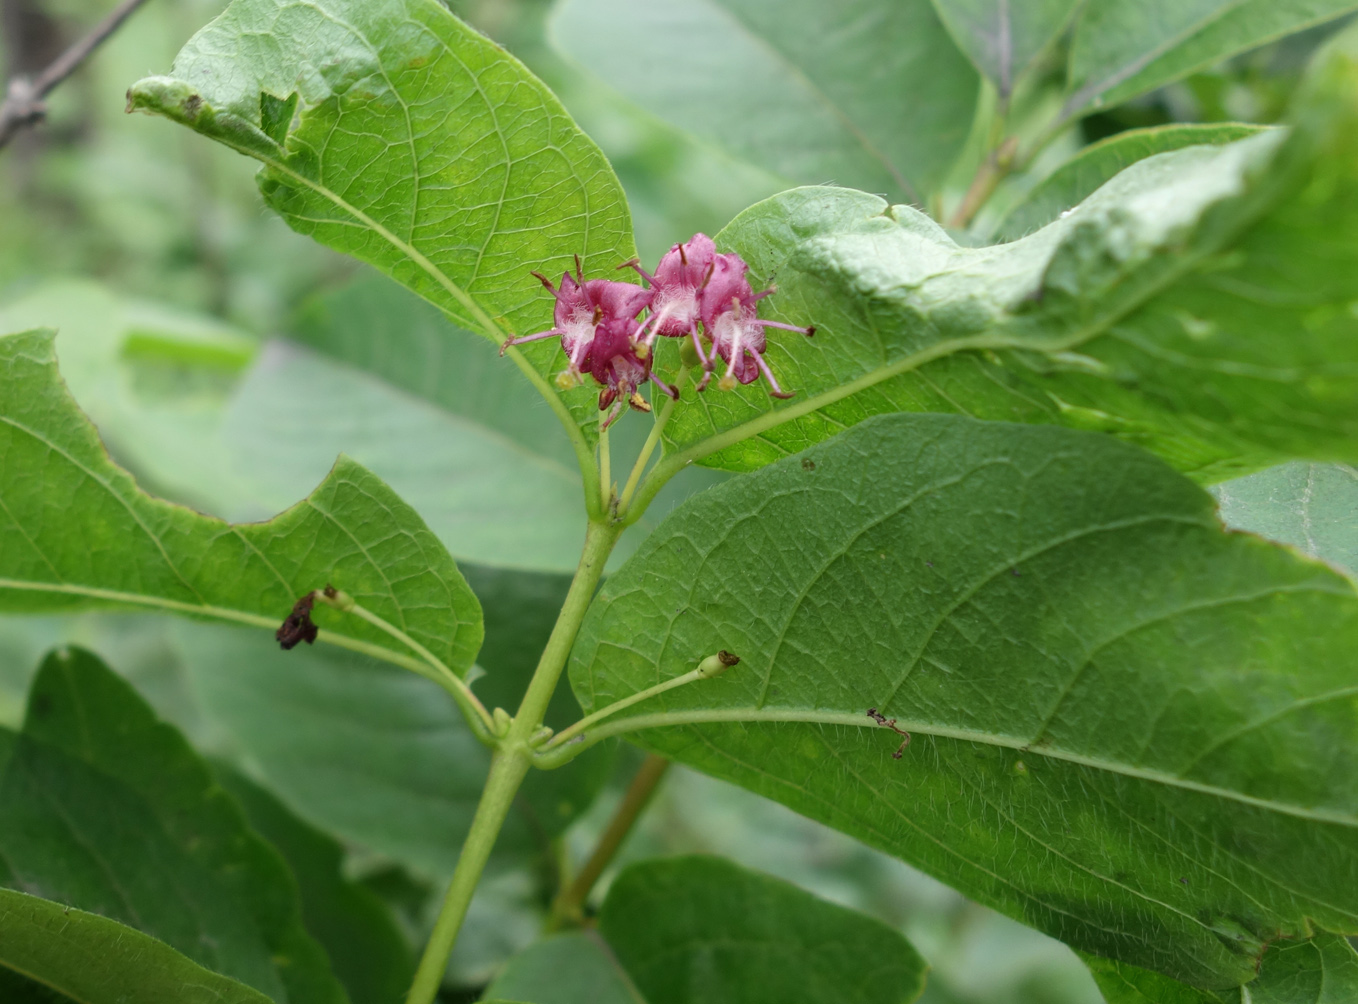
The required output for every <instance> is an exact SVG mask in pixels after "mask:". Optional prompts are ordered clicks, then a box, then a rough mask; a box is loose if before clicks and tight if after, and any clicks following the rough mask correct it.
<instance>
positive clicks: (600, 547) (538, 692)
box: [406, 477, 623, 1004]
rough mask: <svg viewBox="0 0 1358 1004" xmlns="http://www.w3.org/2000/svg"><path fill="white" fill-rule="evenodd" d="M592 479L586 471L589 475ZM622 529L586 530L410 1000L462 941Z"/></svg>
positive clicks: (421, 995)
mask: <svg viewBox="0 0 1358 1004" xmlns="http://www.w3.org/2000/svg"><path fill="white" fill-rule="evenodd" d="M589 480H590V479H589V478H588V477H586V481H587V482H588V481H589ZM622 529H623V528H622V526H621V524H618V523H611V522H610V523H602V522H594V521H591V522H590V524H589V526H588V529H587V530H586V531H585V547H584V552H583V553H582V554H581V555H580V565H579V567H578V568H576V570H575V578H574V579H573V580H572V581H571V588H570V590H569V591H568V592H567V593H566V601H565V603H563V604H562V606H561V613H560V614H558V615H557V619H556V625H555V626H554V627H553V628H552V635H551V637H550V638H548V639H547V646H546V647H545V648H544V649H543V650H542V657H541V658H540V659H539V660H538V665H537V669H536V670H535V671H534V673H533V679H532V680H531V681H529V684H528V690H527V692H525V693H524V695H523V701H522V702H520V704H519V712H518V714H517V715H515V716H514V720H513V722H511V723H510V726H509V732H508V733H507V734H506V735H505V736H504V738H502V739H501V740H500V743H499V745H500V749H499V751H498V752H497V753H496V754H495V756H494V757H493V758H492V759H491V762H490V775H489V776H488V777H487V778H486V787H485V789H484V790H483V791H482V793H481V802H480V804H479V805H478V806H477V808H476V816H475V818H473V819H472V825H471V829H470V830H469V831H468V833H467V839H466V842H465V843H464V844H463V845H462V853H461V854H460V855H459V856H458V859H457V868H456V870H454V872H453V878H452V881H451V882H450V883H449V884H448V892H447V893H446V894H445V895H444V897H443V906H442V908H441V909H440V910H439V917H438V921H437V922H436V923H435V925H434V933H433V934H432V935H431V936H430V938H429V944H428V945H427V946H426V948H425V950H424V956H423V957H422V958H421V959H420V967H419V969H418V970H417V971H416V974H415V982H414V983H413V984H412V985H411V987H410V994H409V995H408V996H407V998H406V1004H432V1002H433V1000H434V998H435V996H436V995H437V994H438V990H439V984H440V983H441V982H442V980H443V973H444V970H445V969H446V968H447V965H448V954H449V953H450V952H451V951H452V950H453V945H454V944H455V943H456V942H457V935H458V931H459V930H460V929H461V927H462V921H463V920H464V919H466V916H467V906H468V904H470V903H471V898H472V894H473V893H474V892H475V891H476V885H477V882H478V881H480V878H481V872H482V871H483V870H484V869H485V867H486V860H487V859H488V858H489V856H490V850H491V848H492V847H493V846H494V845H495V838H496V837H497V836H498V835H499V832H500V828H501V827H502V826H503V825H504V821H505V817H506V816H507V815H508V814H509V808H510V806H511V805H512V804H513V802H514V796H515V794H517V792H518V790H519V786H520V785H521V784H522V783H523V779H524V776H525V775H526V774H527V773H528V769H529V767H530V766H531V765H532V764H533V762H534V761H533V755H532V748H531V746H530V742H531V740H532V739H533V737H534V735H535V733H537V732H538V730H539V729H540V728H541V726H542V719H543V717H544V716H545V715H546V713H547V705H548V703H549V702H550V701H551V699H552V692H553V691H555V690H556V685H557V681H558V680H560V679H561V671H562V670H563V669H564V668H565V667H566V659H567V657H569V655H570V651H571V646H572V645H573V644H574V643H575V636H576V633H577V632H578V631H579V630H580V622H581V621H583V620H584V618H585V611H586V610H587V609H588V608H589V604H590V601H591V600H593V599H594V591H595V589H596V588H598V585H599V580H600V579H601V578H602V577H603V573H604V565H605V563H606V562H607V561H608V556H609V554H610V553H612V551H613V545H614V544H616V543H617V540H618V536H619V534H621V533H622Z"/></svg>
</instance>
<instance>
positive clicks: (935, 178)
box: [551, 0, 978, 236]
mask: <svg viewBox="0 0 1358 1004" xmlns="http://www.w3.org/2000/svg"><path fill="white" fill-rule="evenodd" d="M551 34H552V39H553V41H554V43H555V44H556V46H557V48H558V49H560V50H561V52H562V53H563V54H565V55H566V56H567V57H568V58H571V59H573V60H575V61H576V62H578V63H579V64H580V65H581V66H583V67H585V68H587V69H588V71H589V72H591V73H595V74H598V75H599V76H601V77H602V78H603V79H604V80H605V81H607V82H608V83H609V84H611V85H612V86H613V87H614V88H616V89H617V90H618V91H620V92H621V93H622V94H624V95H626V96H627V97H628V98H630V99H631V100H633V101H635V102H636V103H637V104H639V105H641V106H642V107H643V108H645V109H646V110H647V111H650V112H651V113H653V114H655V115H657V116H659V117H660V118H661V119H663V120H664V121H666V122H669V123H671V124H672V125H675V126H677V127H678V128H680V129H682V130H684V131H686V132H690V133H692V134H693V135H695V136H697V137H699V138H701V139H705V140H708V141H710V142H712V143H715V144H716V145H718V146H720V147H722V148H723V149H725V150H727V151H729V152H730V153H732V154H734V155H736V156H737V157H740V158H742V159H745V160H748V161H750V162H752V163H754V164H757V165H758V166H760V167H762V168H765V169H766V170H769V171H772V172H773V173H774V174H776V175H779V176H781V177H784V178H787V179H789V180H790V181H792V182H793V183H799V184H825V183H829V182H834V183H838V184H842V185H851V186H853V187H855V188H863V189H866V190H868V191H870V192H886V193H890V196H891V198H893V199H906V200H908V201H911V202H919V201H921V200H922V199H924V198H926V197H928V195H929V194H930V193H932V192H933V191H934V190H935V189H936V188H937V187H938V185H939V184H940V183H941V182H942V180H943V176H944V174H945V173H946V171H947V169H948V168H949V166H950V165H951V164H952V161H953V159H954V158H955V157H956V156H957V154H958V153H959V152H960V151H961V148H962V144H963V143H964V142H965V141H966V138H967V133H968V131H969V130H970V128H971V120H972V116H973V112H974V106H975V101H976V93H977V81H978V77H977V74H976V72H975V70H973V69H972V67H971V66H970V65H968V63H967V60H966V59H965V57H963V56H962V54H961V53H960V52H958V50H957V47H956V46H955V45H954V44H953V42H952V39H950V38H949V37H948V34H947V32H946V31H945V30H944V28H943V25H942V23H940V21H939V19H938V15H937V14H936V13H935V12H934V9H933V7H932V6H931V5H930V4H929V3H927V2H925V0H905V2H893V0H849V2H845V3H836V4H826V3H820V2H817V0H795V2H783V3H777V4H770V3H764V2H761V0H681V2H671V3H664V4H655V3H629V2H626V0H559V2H558V3H557V5H556V8H555V10H554V12H553V15H552V21H551ZM683 236H687V235H683Z"/></svg>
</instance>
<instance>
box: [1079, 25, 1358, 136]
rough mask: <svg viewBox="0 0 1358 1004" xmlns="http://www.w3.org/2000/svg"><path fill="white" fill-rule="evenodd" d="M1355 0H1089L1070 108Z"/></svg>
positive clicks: (1115, 96) (1259, 40)
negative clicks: (1131, 1)
mask: <svg viewBox="0 0 1358 1004" xmlns="http://www.w3.org/2000/svg"><path fill="white" fill-rule="evenodd" d="M1355 6H1358V5H1356V4H1354V3H1353V0H1135V2H1134V3H1128V2H1126V0H1089V2H1088V3H1087V4H1086V5H1085V8H1084V12H1083V14H1082V15H1081V17H1080V20H1079V22H1078V23H1077V25H1076V28H1075V39H1074V42H1073V43H1072V47H1071V54H1070V83H1069V86H1070V88H1071V90H1072V91H1073V92H1074V93H1073V94H1072V95H1071V97H1070V99H1069V101H1068V102H1067V105H1066V108H1067V111H1068V112H1069V113H1075V112H1079V111H1082V110H1084V109H1085V108H1088V107H1090V106H1092V107H1095V108H1098V107H1103V106H1106V105H1115V104H1121V103H1122V102H1123V101H1126V100H1127V99H1129V98H1133V97H1136V95H1138V94H1144V93H1145V92H1146V91H1150V90H1154V89H1155V88H1157V87H1160V86H1161V85H1163V84H1167V83H1169V82H1170V81H1172V80H1177V79H1178V78H1180V77H1183V76H1186V75H1187V74H1189V73H1192V72H1193V71H1194V70H1198V69H1202V68H1203V67H1206V66H1210V65H1211V64H1212V63H1216V62H1218V61H1220V60H1223V59H1225V58H1226V57H1227V56H1234V55H1235V54H1236V53H1238V52H1243V51H1244V50H1246V49H1250V48H1253V47H1254V46H1257V45H1263V44H1264V43H1265V42H1271V41H1273V40H1274V39H1276V38H1281V37H1282V36H1283V35H1289V34H1291V33H1292V32H1295V31H1300V30H1302V29H1303V28H1309V27H1311V26H1312V25H1315V24H1319V23H1321V22H1323V21H1328V20H1330V19H1331V18H1335V17H1338V16H1339V15H1341V14H1344V13H1346V12H1347V11H1351V10H1353V9H1354V7H1355Z"/></svg>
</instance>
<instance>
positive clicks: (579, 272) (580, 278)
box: [575, 255, 585, 286]
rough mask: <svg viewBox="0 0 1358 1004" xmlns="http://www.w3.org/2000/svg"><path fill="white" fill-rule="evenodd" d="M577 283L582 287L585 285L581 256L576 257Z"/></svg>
mask: <svg viewBox="0 0 1358 1004" xmlns="http://www.w3.org/2000/svg"><path fill="white" fill-rule="evenodd" d="M575 281H576V282H578V283H579V284H580V285H582V286H583V285H584V284H585V270H584V269H583V268H581V267H580V256H579V255H576V256H575Z"/></svg>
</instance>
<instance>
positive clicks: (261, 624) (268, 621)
mask: <svg viewBox="0 0 1358 1004" xmlns="http://www.w3.org/2000/svg"><path fill="white" fill-rule="evenodd" d="M0 589H13V590H15V591H18V592H39V593H60V594H62V595H66V596H82V597H84V598H86V599H91V600H98V601H100V602H104V603H121V604H127V605H129V606H136V607H151V608H154V609H157V610H164V611H166V612H169V613H176V614H188V615H190V616H199V617H211V618H213V619H214V620H223V621H230V622H232V623H235V624H245V625H248V626H249V627H258V628H268V629H269V630H274V629H276V628H277V627H278V625H279V624H280V623H282V622H281V621H280V620H279V619H278V618H276V617H265V616H263V615H262V614H252V613H249V612H248V611H245V610H235V609H232V608H231V607H219V606H214V605H213V604H210V603H201V604H199V603H186V602H184V601H182V600H172V599H169V598H167V597H163V596H148V595H146V594H144V593H127V592H122V591H120V590H116V589H101V588H99V587H96V586H85V585H81V584H79V583H71V582H59V583H58V582H43V581H41V580H27V579H11V578H0ZM316 637H317V639H318V640H320V641H325V642H329V643H330V644H331V645H337V646H339V647H340V648H347V649H349V650H350V651H353V652H360V653H362V654H363V655H368V656H371V657H373V658H374V659H381V660H382V661H383V662H390V663H393V664H394V665H397V666H401V667H402V668H404V669H409V670H412V671H414V672H416V673H419V674H420V675H421V676H430V672H431V670H430V668H429V667H428V666H427V665H425V664H424V663H423V662H421V661H420V660H419V659H416V658H414V657H412V656H405V655H402V654H401V653H399V652H396V651H394V650H392V649H389V648H386V647H384V646H382V645H378V644H375V643H374V642H370V641H364V640H363V639H362V638H355V637H353V636H352V635H348V634H345V633H344V632H342V631H335V630H333V629H331V628H324V629H321V630H319V631H318V633H317V636H316Z"/></svg>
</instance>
